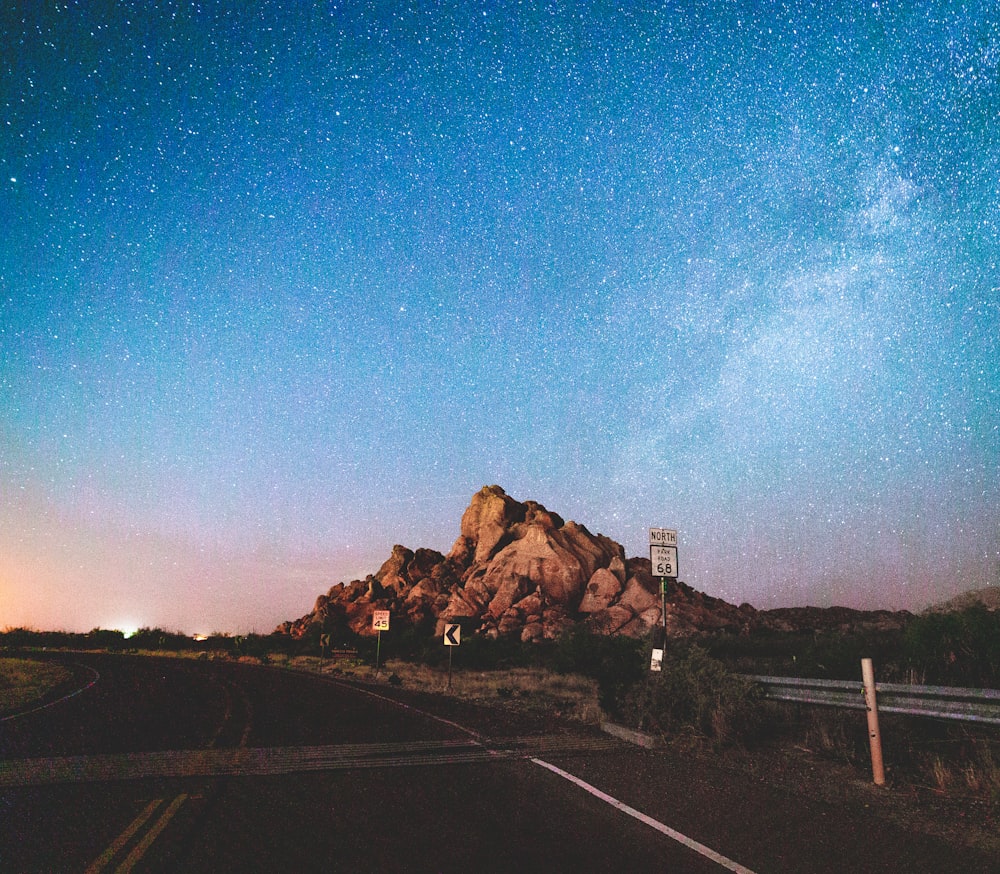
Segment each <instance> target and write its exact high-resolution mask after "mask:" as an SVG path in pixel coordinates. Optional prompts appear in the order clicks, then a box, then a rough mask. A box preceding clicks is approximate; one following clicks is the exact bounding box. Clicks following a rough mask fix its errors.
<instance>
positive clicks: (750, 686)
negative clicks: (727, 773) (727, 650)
mask: <svg viewBox="0 0 1000 874" xmlns="http://www.w3.org/2000/svg"><path fill="white" fill-rule="evenodd" d="M625 712H626V715H627V716H628V717H629V718H630V721H631V722H632V723H633V724H634V725H635V726H636V727H637V728H640V729H643V730H647V731H653V732H656V733H659V734H662V735H665V736H670V735H677V734H684V733H688V734H690V733H694V734H696V735H698V736H701V737H704V738H709V739H711V740H712V741H713V742H715V743H717V744H720V745H726V744H731V743H737V742H743V741H747V740H749V739H750V738H752V737H753V735H754V734H755V733H756V732H757V730H758V728H759V726H760V723H761V697H760V692H759V690H758V688H757V687H756V685H755V684H754V683H753V682H752V681H751V680H749V679H747V678H745V677H740V676H737V675H736V674H732V673H730V672H729V671H728V670H726V668H725V666H724V665H723V664H722V662H720V661H718V660H716V659H714V658H712V657H711V656H710V655H708V653H707V652H705V650H703V649H701V648H700V647H698V646H692V647H690V648H689V649H687V650H685V651H682V652H676V651H668V653H667V654H666V657H665V659H664V662H663V669H662V670H661V671H659V672H655V673H650V674H649V675H648V676H647V677H646V678H645V680H643V681H642V682H640V683H638V684H637V685H636V686H635V687H634V688H633V689H632V690H631V692H630V693H629V695H628V696H627V701H626V705H625Z"/></svg>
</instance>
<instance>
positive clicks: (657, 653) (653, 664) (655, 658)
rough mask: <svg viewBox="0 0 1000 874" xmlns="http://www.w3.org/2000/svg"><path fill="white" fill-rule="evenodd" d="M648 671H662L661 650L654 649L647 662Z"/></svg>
mask: <svg viewBox="0 0 1000 874" xmlns="http://www.w3.org/2000/svg"><path fill="white" fill-rule="evenodd" d="M649 669H650V670H651V671H662V670H663V650H662V649H654V650H653V655H652V657H651V658H650V660H649Z"/></svg>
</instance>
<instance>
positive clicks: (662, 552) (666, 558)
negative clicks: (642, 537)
mask: <svg viewBox="0 0 1000 874" xmlns="http://www.w3.org/2000/svg"><path fill="white" fill-rule="evenodd" d="M649 561H650V563H651V564H652V566H653V576H654V577H667V578H669V579H677V547H676V546H658V545H655V544H653V545H651V546H650V547H649Z"/></svg>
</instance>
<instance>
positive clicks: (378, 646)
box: [372, 610, 389, 677]
mask: <svg viewBox="0 0 1000 874" xmlns="http://www.w3.org/2000/svg"><path fill="white" fill-rule="evenodd" d="M372 628H374V629H375V631H376V632H378V641H377V642H376V643H375V676H376V677H377V676H378V667H379V659H380V656H381V654H382V632H383V631H388V630H389V611H388V610H376V611H375V612H374V613H372Z"/></svg>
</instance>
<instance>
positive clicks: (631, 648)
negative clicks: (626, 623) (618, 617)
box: [552, 626, 645, 716]
mask: <svg viewBox="0 0 1000 874" xmlns="http://www.w3.org/2000/svg"><path fill="white" fill-rule="evenodd" d="M643 653H644V645H643V642H642V641H641V640H636V639H635V638H631V637H624V636H611V637H608V636H605V635H601V634H594V633H593V632H591V631H588V630H587V629H586V628H584V627H583V626H576V627H575V628H571V629H569V630H568V631H566V632H565V633H564V634H563V635H562V636H561V637H560V638H559V640H558V641H557V643H556V647H555V651H554V652H553V654H552V667H553V669H554V670H556V671H558V672H559V673H562V674H583V675H584V676H585V677H591V678H593V679H595V680H597V700H598V704H600V706H601V708H602V709H603V710H604V711H605V712H606V713H608V714H609V715H611V716H620V715H621V709H622V705H623V703H624V702H625V699H626V697H627V695H628V693H629V690H631V689H632V687H633V686H634V685H635V684H636V683H638V682H640V681H641V680H642V678H643V676H644V673H645V660H644V656H643Z"/></svg>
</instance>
